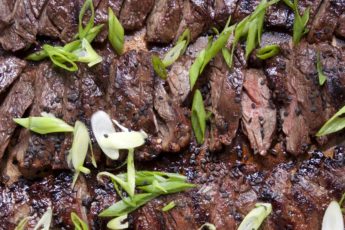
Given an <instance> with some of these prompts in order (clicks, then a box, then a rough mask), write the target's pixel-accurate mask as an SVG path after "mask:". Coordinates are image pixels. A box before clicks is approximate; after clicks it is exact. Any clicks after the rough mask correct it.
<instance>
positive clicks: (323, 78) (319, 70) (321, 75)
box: [316, 52, 327, 85]
mask: <svg viewBox="0 0 345 230" xmlns="http://www.w3.org/2000/svg"><path fill="white" fill-rule="evenodd" d="M316 69H317V74H318V77H319V84H320V85H323V84H325V82H326V80H327V77H326V75H325V74H324V73H323V71H322V64H321V60H320V53H319V52H318V53H317V57H316Z"/></svg>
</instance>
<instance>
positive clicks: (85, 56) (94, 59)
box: [73, 38, 102, 67]
mask: <svg viewBox="0 0 345 230" xmlns="http://www.w3.org/2000/svg"><path fill="white" fill-rule="evenodd" d="M73 53H74V54H75V55H77V57H78V59H77V61H79V62H84V63H88V64H87V65H88V66H89V67H92V66H94V65H96V64H98V63H100V62H101V61H102V57H101V56H99V55H98V54H97V53H96V51H95V50H94V49H93V48H92V46H91V45H90V43H89V42H88V41H87V40H86V39H85V38H83V40H82V43H81V49H77V50H75V51H74V52H73Z"/></svg>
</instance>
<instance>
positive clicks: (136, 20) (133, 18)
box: [120, 0, 155, 31]
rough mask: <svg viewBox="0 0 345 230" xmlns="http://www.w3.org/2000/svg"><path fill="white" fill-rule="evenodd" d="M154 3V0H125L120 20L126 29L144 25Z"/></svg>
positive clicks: (138, 27)
mask: <svg viewBox="0 0 345 230" xmlns="http://www.w3.org/2000/svg"><path fill="white" fill-rule="evenodd" d="M154 4H155V1H154V0H141V1H140V0H124V2H123V4H122V7H121V12H120V21H121V24H122V26H123V27H124V28H125V30H129V31H130V30H137V29H140V28H141V27H143V26H144V23H145V20H146V17H147V15H148V14H149V13H150V12H151V10H152V8H153V6H154Z"/></svg>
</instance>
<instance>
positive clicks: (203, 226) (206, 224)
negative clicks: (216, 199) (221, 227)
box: [198, 223, 216, 230]
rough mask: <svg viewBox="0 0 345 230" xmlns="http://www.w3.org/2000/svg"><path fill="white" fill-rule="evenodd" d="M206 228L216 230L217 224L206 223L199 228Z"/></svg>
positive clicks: (202, 229) (200, 229)
mask: <svg viewBox="0 0 345 230" xmlns="http://www.w3.org/2000/svg"><path fill="white" fill-rule="evenodd" d="M204 229H208V230H216V226H214V224H211V223H205V224H203V225H201V227H200V228H199V229H198V230H204Z"/></svg>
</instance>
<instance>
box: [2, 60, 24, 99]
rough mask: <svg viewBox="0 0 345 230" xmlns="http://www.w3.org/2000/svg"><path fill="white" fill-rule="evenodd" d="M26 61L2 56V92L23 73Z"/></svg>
mask: <svg viewBox="0 0 345 230" xmlns="http://www.w3.org/2000/svg"><path fill="white" fill-rule="evenodd" d="M25 66H26V62H25V61H22V60H20V59H18V58H15V57H0V93H2V92H4V91H5V90H6V89H7V88H8V87H9V86H10V85H11V84H12V83H13V82H14V81H15V80H16V79H17V78H18V77H19V76H20V74H21V72H22V71H23V69H24V67H25Z"/></svg>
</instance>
